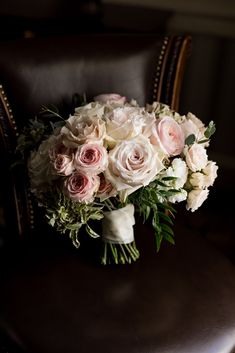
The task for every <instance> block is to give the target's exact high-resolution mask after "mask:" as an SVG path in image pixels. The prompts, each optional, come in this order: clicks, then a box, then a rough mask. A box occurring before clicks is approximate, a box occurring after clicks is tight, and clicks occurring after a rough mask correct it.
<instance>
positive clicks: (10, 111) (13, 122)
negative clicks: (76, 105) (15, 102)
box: [0, 85, 19, 136]
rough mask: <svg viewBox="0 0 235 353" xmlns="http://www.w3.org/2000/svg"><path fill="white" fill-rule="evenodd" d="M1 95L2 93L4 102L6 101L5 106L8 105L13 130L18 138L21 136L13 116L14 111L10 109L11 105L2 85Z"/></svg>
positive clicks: (0, 86)
mask: <svg viewBox="0 0 235 353" xmlns="http://www.w3.org/2000/svg"><path fill="white" fill-rule="evenodd" d="M0 93H1V95H2V97H3V100H4V102H5V104H6V106H7V110H8V113H9V117H10V120H11V123H12V126H13V129H14V130H15V134H16V136H19V133H18V131H17V127H16V122H15V119H14V116H13V114H12V109H11V108H10V104H9V102H8V99H7V96H6V93H5V91H4V89H3V87H2V85H0Z"/></svg>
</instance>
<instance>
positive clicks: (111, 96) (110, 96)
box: [94, 93, 126, 104]
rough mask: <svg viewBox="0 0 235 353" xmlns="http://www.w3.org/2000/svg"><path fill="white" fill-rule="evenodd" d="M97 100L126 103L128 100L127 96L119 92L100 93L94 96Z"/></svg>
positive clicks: (108, 102)
mask: <svg viewBox="0 0 235 353" xmlns="http://www.w3.org/2000/svg"><path fill="white" fill-rule="evenodd" d="M94 101H95V102H99V103H104V104H112V103H117V104H124V103H125V102H126V97H124V96H120V95H119V94H117V93H107V94H100V95H98V96H96V97H94Z"/></svg>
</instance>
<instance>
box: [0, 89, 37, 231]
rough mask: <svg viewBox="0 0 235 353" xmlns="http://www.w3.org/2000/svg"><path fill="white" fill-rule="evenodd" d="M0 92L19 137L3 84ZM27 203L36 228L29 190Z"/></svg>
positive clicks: (32, 222) (31, 226) (32, 225)
mask: <svg viewBox="0 0 235 353" xmlns="http://www.w3.org/2000/svg"><path fill="white" fill-rule="evenodd" d="M0 93H1V95H2V97H3V100H4V102H5V104H6V107H7V111H8V115H9V118H10V121H11V123H12V127H13V129H14V131H15V135H16V137H17V136H19V132H18V129H17V126H16V121H15V119H14V116H13V114H12V109H11V107H10V104H9V102H8V98H7V96H6V93H5V91H4V89H3V86H2V85H0ZM27 205H28V208H29V222H30V228H31V229H34V209H33V204H32V196H31V193H30V191H28V193H27Z"/></svg>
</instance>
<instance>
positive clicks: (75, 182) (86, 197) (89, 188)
mask: <svg viewBox="0 0 235 353" xmlns="http://www.w3.org/2000/svg"><path fill="white" fill-rule="evenodd" d="M99 184H100V179H99V177H98V176H97V175H86V174H82V173H78V172H75V173H74V174H72V175H71V176H70V177H68V178H67V179H66V180H65V182H64V190H65V194H66V195H67V196H68V197H69V198H70V199H71V200H73V201H77V202H82V203H91V202H92V201H93V200H94V195H95V193H96V192H97V190H98V188H99Z"/></svg>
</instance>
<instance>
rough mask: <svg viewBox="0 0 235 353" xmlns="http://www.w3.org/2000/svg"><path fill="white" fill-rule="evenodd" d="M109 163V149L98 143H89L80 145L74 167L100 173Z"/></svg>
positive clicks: (91, 172)
mask: <svg viewBox="0 0 235 353" xmlns="http://www.w3.org/2000/svg"><path fill="white" fill-rule="evenodd" d="M107 165H108V153H107V150H106V149H105V148H104V147H103V146H101V145H98V144H94V143H87V144H84V145H82V146H80V147H79V148H78V149H77V151H76V153H75V156H74V167H75V168H76V169H77V170H78V171H82V172H84V173H88V174H99V173H101V172H103V171H104V170H105V169H106V168H107Z"/></svg>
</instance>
